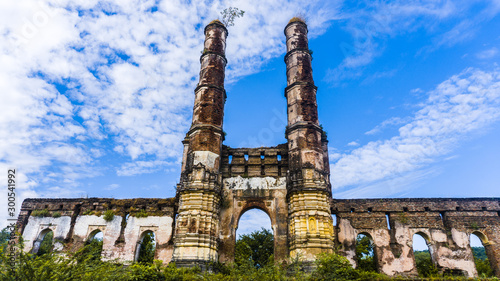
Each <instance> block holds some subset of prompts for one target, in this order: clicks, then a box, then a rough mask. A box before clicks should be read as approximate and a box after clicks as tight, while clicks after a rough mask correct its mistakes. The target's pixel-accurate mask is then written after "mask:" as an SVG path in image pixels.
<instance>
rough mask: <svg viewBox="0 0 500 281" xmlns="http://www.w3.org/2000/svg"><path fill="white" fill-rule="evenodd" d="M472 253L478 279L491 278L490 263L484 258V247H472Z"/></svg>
mask: <svg viewBox="0 0 500 281" xmlns="http://www.w3.org/2000/svg"><path fill="white" fill-rule="evenodd" d="M472 253H473V254H474V263H475V264H476V269H477V274H478V275H479V276H480V277H493V276H494V274H493V269H491V265H490V261H489V260H488V257H487V256H486V251H485V250H484V247H472Z"/></svg>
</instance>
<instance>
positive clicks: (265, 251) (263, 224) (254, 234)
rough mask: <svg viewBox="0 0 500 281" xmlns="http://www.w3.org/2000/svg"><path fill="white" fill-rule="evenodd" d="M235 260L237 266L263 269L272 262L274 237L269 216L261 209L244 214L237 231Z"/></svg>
mask: <svg viewBox="0 0 500 281" xmlns="http://www.w3.org/2000/svg"><path fill="white" fill-rule="evenodd" d="M236 235H237V236H236V237H237V239H236V246H235V253H234V260H235V262H236V264H239V265H241V264H251V265H253V266H255V267H257V268H262V267H264V266H266V265H267V264H269V263H270V262H271V263H272V261H271V260H270V258H271V256H272V255H273V253H274V235H273V230H272V227H271V219H270V218H269V216H268V215H267V214H266V213H265V212H264V211H261V210H259V209H250V210H247V211H246V212H244V213H243V214H242V215H241V217H240V219H239V222H238V228H237V231H236Z"/></svg>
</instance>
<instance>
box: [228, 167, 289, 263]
mask: <svg viewBox="0 0 500 281" xmlns="http://www.w3.org/2000/svg"><path fill="white" fill-rule="evenodd" d="M224 181H225V183H224V190H223V192H224V196H223V198H224V199H223V202H222V203H221V213H220V214H221V215H220V225H219V229H220V235H219V237H220V244H219V261H221V262H232V261H234V250H235V244H236V229H237V228H238V223H239V220H240V218H241V216H242V215H243V213H245V212H246V211H248V210H251V209H259V210H261V211H263V212H264V213H266V214H267V215H268V216H269V218H270V220H271V227H272V230H273V234H274V258H275V260H276V261H279V260H283V259H285V258H286V257H287V255H288V245H287V217H288V209H287V205H286V186H285V184H284V181H283V180H282V179H280V178H272V177H252V178H243V177H241V176H238V177H232V178H229V179H225V180H224Z"/></svg>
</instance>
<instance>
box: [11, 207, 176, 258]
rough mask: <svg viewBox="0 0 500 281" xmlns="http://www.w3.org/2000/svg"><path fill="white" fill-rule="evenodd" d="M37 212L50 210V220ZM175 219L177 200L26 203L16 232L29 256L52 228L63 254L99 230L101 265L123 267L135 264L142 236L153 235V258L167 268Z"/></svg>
mask: <svg viewBox="0 0 500 281" xmlns="http://www.w3.org/2000/svg"><path fill="white" fill-rule="evenodd" d="M34 210H47V211H48V216H45V217H36V216H33V215H32V212H33V211H34ZM107 210H112V211H113V213H114V217H113V218H112V220H110V221H106V220H105V219H104V213H105V212H106V211H107ZM174 214H175V198H168V199H146V198H140V199H122V200H117V199H110V198H89V199H26V200H24V202H23V204H22V207H21V212H20V216H19V219H18V227H19V230H20V232H21V233H22V234H23V238H24V250H25V251H26V252H29V251H37V250H38V249H33V247H34V246H35V245H37V241H38V242H40V237H41V235H40V234H42V233H43V234H44V233H45V232H47V230H48V229H50V230H52V231H53V232H54V249H55V250H59V251H66V250H67V251H76V250H77V249H79V248H81V247H83V246H84V245H85V243H86V242H87V241H88V239H89V238H91V236H92V235H93V234H95V232H97V231H101V232H102V233H103V250H102V257H103V260H114V259H117V260H118V261H121V262H124V263H131V262H133V261H134V259H135V255H136V252H137V250H138V247H137V246H138V244H137V243H138V242H139V240H140V236H141V235H142V233H144V232H145V231H148V230H150V231H153V232H154V234H155V238H156V249H157V250H156V253H155V258H156V259H160V260H163V261H164V262H166V263H168V262H169V261H170V260H171V257H172V251H173V242H172V233H173V231H172V230H173V225H174ZM42 236H43V235H42ZM38 244H39V243H38Z"/></svg>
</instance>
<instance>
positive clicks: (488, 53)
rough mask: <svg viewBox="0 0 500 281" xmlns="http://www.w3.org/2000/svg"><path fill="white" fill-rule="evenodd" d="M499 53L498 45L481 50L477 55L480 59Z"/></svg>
mask: <svg viewBox="0 0 500 281" xmlns="http://www.w3.org/2000/svg"><path fill="white" fill-rule="evenodd" d="M497 54H498V49H497V48H496V47H493V48H490V49H487V50H484V51H481V52H479V53H477V54H476V57H477V58H478V59H480V60H485V59H490V58H493V57H495V56H496V55H497Z"/></svg>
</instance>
